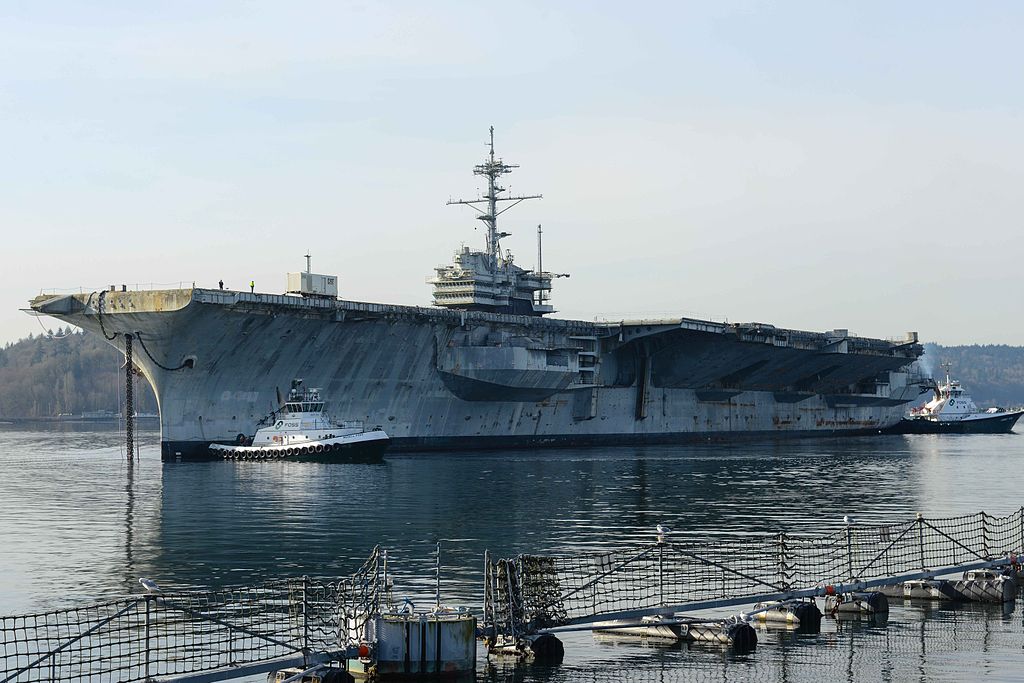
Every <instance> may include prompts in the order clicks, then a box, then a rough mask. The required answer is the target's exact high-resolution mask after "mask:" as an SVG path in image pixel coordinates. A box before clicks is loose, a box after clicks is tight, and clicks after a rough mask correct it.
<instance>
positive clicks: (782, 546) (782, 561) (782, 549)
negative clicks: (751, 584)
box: [776, 531, 789, 591]
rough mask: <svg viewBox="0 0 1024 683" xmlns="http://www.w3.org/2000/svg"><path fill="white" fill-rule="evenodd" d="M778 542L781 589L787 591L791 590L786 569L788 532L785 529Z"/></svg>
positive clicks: (781, 532)
mask: <svg viewBox="0 0 1024 683" xmlns="http://www.w3.org/2000/svg"><path fill="white" fill-rule="evenodd" d="M776 543H778V546H779V551H778V563H779V564H778V570H779V589H780V590H782V591H787V590H789V577H788V576H787V575H786V569H787V564H786V532H784V531H780V532H779V535H778V538H777V539H776Z"/></svg>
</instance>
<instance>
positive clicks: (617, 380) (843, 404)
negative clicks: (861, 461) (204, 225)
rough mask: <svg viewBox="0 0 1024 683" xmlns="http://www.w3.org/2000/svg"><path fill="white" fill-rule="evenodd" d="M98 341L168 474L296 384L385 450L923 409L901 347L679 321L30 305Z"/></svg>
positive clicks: (584, 438)
mask: <svg viewBox="0 0 1024 683" xmlns="http://www.w3.org/2000/svg"><path fill="white" fill-rule="evenodd" d="M32 307H33V308H34V309H35V310H36V311H39V312H41V313H45V314H47V315H53V316H55V317H57V318H59V319H61V320H64V321H66V322H68V323H71V324H74V325H77V326H80V327H83V328H85V329H88V330H90V331H93V332H97V333H100V334H103V335H104V337H105V338H107V340H108V341H109V342H110V343H111V344H113V345H114V346H116V347H117V348H119V349H123V347H124V336H125V335H132V337H133V340H134V342H135V343H134V359H135V363H136V365H137V366H138V368H139V370H140V371H141V372H142V374H143V375H144V376H145V377H146V378H147V379H148V380H149V382H150V384H151V385H152V386H153V389H154V392H155V394H156V397H157V401H158V404H159V408H160V426H161V449H162V455H163V458H164V459H165V460H177V459H182V460H187V459H205V458H209V457H210V453H209V450H208V446H209V444H211V443H225V444H228V443H235V442H236V440H237V437H238V435H239V434H251V433H253V431H254V428H255V425H256V423H257V421H258V420H259V419H260V418H262V417H263V416H265V415H266V414H267V413H269V412H270V411H271V410H272V409H274V408H275V407H276V405H277V403H276V394H277V392H278V391H279V390H280V389H281V388H283V387H287V386H288V384H289V382H290V380H291V379H292V378H294V377H305V378H306V379H307V381H310V382H312V383H314V384H316V385H318V386H322V387H323V388H324V389H325V391H326V392H327V393H328V394H329V395H330V396H331V397H332V405H331V410H332V412H334V413H335V414H340V415H345V416H346V417H350V418H352V419H359V420H362V421H364V422H365V423H366V424H367V425H368V426H374V425H379V426H381V427H382V428H383V429H384V430H385V431H386V432H387V433H388V435H389V436H390V437H391V450H394V451H399V450H424V451H429V450H452V449H494V448H518V447H531V446H580V445H596V444H648V443H650V444H654V443H680V442H686V441H695V440H705V439H733V438H750V437H756V436H765V435H770V436H774V437H798V436H808V435H816V434H864V433H875V432H878V431H881V430H885V429H887V428H889V427H892V426H893V425H895V424H897V423H898V422H899V420H900V418H901V417H902V414H903V411H904V404H905V403H906V402H907V401H911V400H914V399H916V398H917V396H918V395H919V393H920V392H919V391H918V389H917V387H916V386H914V385H913V384H912V383H909V382H908V375H907V372H906V371H905V370H906V366H908V365H909V364H910V363H911V362H912V361H913V360H914V359H915V358H916V357H917V356H918V355H920V353H921V347H920V346H919V345H918V344H917V343H916V341H908V342H907V343H904V344H897V343H890V342H884V341H881V340H871V339H864V338H850V337H841V336H837V335H835V334H820V333H809V332H799V331H795V330H782V329H777V328H773V327H771V326H767V325H725V324H719V323H713V322H708V321H699V320H689V319H676V320H667V321H666V320H660V321H639V322H633V323H627V322H623V323H603V324H602V323H591V322H584V321H567V320H553V319H542V318H536V317H529V316H513V315H505V314H498V313H483V312H461V311H453V310H443V309H437V308H418V307H409V306H395V305H387V304H369V303H359V302H349V301H338V300H333V299H305V298H300V297H293V296H279V295H268V294H251V293H249V292H230V291H219V290H201V289H195V290H166V291H145V292H131V291H129V292H94V293H92V294H76V295H72V296H40V297H38V298H36V299H35V300H33V302H32Z"/></svg>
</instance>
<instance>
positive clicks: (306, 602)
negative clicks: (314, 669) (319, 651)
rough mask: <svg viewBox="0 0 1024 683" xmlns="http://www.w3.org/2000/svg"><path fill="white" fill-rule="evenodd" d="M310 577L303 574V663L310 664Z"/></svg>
mask: <svg viewBox="0 0 1024 683" xmlns="http://www.w3.org/2000/svg"><path fill="white" fill-rule="evenodd" d="M308 586H309V577H308V576H306V575H305V574H303V576H302V663H303V664H304V665H305V666H309V597H308V595H307V588H308Z"/></svg>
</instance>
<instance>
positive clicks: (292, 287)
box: [288, 272, 338, 299]
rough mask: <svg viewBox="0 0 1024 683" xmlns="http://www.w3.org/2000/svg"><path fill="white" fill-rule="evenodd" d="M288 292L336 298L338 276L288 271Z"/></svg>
mask: <svg viewBox="0 0 1024 683" xmlns="http://www.w3.org/2000/svg"><path fill="white" fill-rule="evenodd" d="M288 293H289V294H301V295H302V296H323V297H333V298H335V299H336V298H338V276H337V275H318V274H316V273H310V272H301V273H288Z"/></svg>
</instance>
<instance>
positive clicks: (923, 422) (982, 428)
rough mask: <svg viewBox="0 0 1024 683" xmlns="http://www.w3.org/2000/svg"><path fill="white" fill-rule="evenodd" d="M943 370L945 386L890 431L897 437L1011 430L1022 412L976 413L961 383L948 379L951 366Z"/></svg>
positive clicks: (1000, 409) (936, 387) (975, 406)
mask: <svg viewBox="0 0 1024 683" xmlns="http://www.w3.org/2000/svg"><path fill="white" fill-rule="evenodd" d="M943 367H944V368H946V382H945V383H944V384H937V385H936V386H935V396H934V398H932V400H930V401H928V403H926V404H924V405H923V406H920V407H917V408H913V409H911V411H910V415H909V416H908V417H906V418H904V419H903V420H901V421H900V422H899V423H898V424H897V425H896V426H895V427H893V429H892V431H894V432H896V433H899V434H1008V433H1009V432H1010V431H1012V430H1013V425H1014V424H1016V423H1017V419H1018V418H1020V416H1021V415H1022V414H1024V410H1005V409H1003V408H989V409H988V410H984V411H981V410H978V406H977V405H975V403H974V400H973V399H972V398H971V397H970V395H969V394H968V393H967V392H966V391H965V390H964V388H963V387H962V386H960V382H958V381H957V380H955V379H950V378H949V368H950V365H949V364H948V363H944V364H943Z"/></svg>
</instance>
